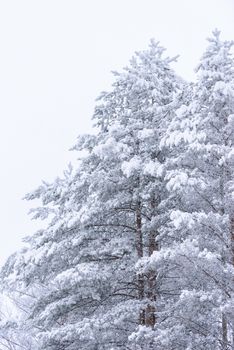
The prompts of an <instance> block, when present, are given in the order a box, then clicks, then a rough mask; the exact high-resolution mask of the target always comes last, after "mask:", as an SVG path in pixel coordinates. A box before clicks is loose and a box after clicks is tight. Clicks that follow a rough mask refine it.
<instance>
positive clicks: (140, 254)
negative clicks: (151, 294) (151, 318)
mask: <svg viewBox="0 0 234 350" xmlns="http://www.w3.org/2000/svg"><path fill="white" fill-rule="evenodd" d="M136 235H137V237H136V248H137V256H138V259H141V258H142V257H143V253H144V252H143V236H142V218H141V202H140V201H138V203H137V209H136ZM137 282H138V298H139V300H143V298H144V290H145V285H144V284H145V283H144V275H143V274H140V275H138V281H137ZM139 324H141V325H144V324H145V310H141V312H140V316H139Z"/></svg>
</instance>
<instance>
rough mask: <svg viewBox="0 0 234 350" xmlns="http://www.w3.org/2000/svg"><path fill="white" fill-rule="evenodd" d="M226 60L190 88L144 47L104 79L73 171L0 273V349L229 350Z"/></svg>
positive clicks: (225, 56) (232, 243)
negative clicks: (11, 310) (9, 307)
mask: <svg viewBox="0 0 234 350" xmlns="http://www.w3.org/2000/svg"><path fill="white" fill-rule="evenodd" d="M231 46H232V43H230V42H222V41H221V40H220V37H219V32H218V31H215V32H214V33H213V37H212V38H211V39H209V45H208V48H207V50H206V51H205V53H204V55H203V56H202V58H201V61H200V64H199V66H198V68H197V80H196V82H195V83H193V84H189V83H186V82H184V81H183V80H182V79H181V78H179V77H178V76H177V75H176V74H175V73H174V71H173V70H172V69H171V67H170V64H171V62H172V61H173V59H170V58H167V57H165V55H164V49H163V48H162V47H161V46H160V45H159V44H158V43H156V42H154V41H151V43H150V46H149V48H148V49H147V50H145V51H142V52H137V53H136V54H135V55H134V57H133V58H132V60H131V61H130V64H129V66H128V67H126V68H125V69H124V70H123V71H122V72H121V73H114V74H115V78H116V79H115V82H114V84H113V87H112V90H111V91H110V92H105V93H102V94H101V96H100V97H99V99H98V101H97V106H96V108H95V112H94V115H93V120H94V126H95V132H94V133H93V134H92V135H83V136H80V137H79V138H78V140H77V143H76V145H75V146H74V150H75V151H77V152H78V154H79V156H81V160H80V162H79V166H78V167H77V168H76V169H72V168H71V167H69V168H68V170H66V171H65V172H64V176H63V178H57V179H56V180H55V181H54V182H53V183H52V184H49V183H43V184H42V185H41V186H40V187H39V188H38V189H36V190H35V191H34V192H32V193H30V194H28V195H27V196H26V198H27V199H28V200H33V199H36V198H39V199H40V200H41V203H42V206H41V207H40V208H37V209H33V210H32V214H33V216H34V218H36V219H37V218H40V219H47V220H48V221H49V224H48V226H47V228H46V229H44V230H41V231H39V232H37V233H35V234H34V235H32V236H29V237H27V238H26V239H25V248H24V249H23V250H22V251H21V252H18V253H16V254H14V255H13V256H11V257H10V258H9V259H8V261H7V262H6V264H5V266H4V267H3V269H2V272H1V281H2V283H1V286H2V291H3V293H4V295H8V298H10V300H11V303H14V307H15V310H16V311H15V315H14V317H12V316H9V315H4V314H3V315H4V316H3V317H2V319H1V333H0V342H1V344H3V345H1V346H3V348H4V349H5V348H6V349H14V350H19V349H28V350H29V349H34V350H36V349H38V350H39V349H43V350H77V349H83V350H117V349H129V350H150V349H156V350H164V349H167V350H174V349H177V350H183V349H184V350H192V349H195V350H204V349H206V350H219V349H220V350H229V349H234V305H233V292H234V291H233V288H234V280H233V278H234V276H233V273H234V270H233V268H234V266H233V264H234V211H233V207H234V206H233V201H234V195H233V193H234V182H233V165H234V164H233V163H234V151H233V138H234V136H233V135H234V133H233V131H234V130H233V129H234V61H233V58H232V56H231V51H230V50H231ZM15 339H17V341H15Z"/></svg>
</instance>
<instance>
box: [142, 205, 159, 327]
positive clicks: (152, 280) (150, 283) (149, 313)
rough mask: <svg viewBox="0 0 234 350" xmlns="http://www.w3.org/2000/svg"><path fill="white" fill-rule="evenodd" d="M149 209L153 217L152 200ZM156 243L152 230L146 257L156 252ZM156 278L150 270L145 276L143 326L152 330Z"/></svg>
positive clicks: (154, 311) (154, 317)
mask: <svg viewBox="0 0 234 350" xmlns="http://www.w3.org/2000/svg"><path fill="white" fill-rule="evenodd" d="M151 209H152V216H153V215H154V211H155V200H154V199H153V200H152V201H151ZM158 248H159V247H158V243H157V242H156V231H155V230H152V231H151V232H150V233H149V238H148V256H151V255H152V254H153V252H154V251H158ZM156 277H157V273H156V271H155V270H152V271H150V272H149V273H148V275H147V298H148V299H149V301H150V302H149V304H148V305H147V308H146V316H145V324H146V326H148V327H151V328H154V326H155V323H156V315H155V313H156V308H155V302H156V297H157V295H156Z"/></svg>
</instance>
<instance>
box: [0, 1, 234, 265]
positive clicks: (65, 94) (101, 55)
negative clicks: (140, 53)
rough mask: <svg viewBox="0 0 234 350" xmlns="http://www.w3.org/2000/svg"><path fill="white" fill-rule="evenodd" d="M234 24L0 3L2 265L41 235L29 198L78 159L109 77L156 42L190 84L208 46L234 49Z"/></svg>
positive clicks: (139, 8)
mask: <svg viewBox="0 0 234 350" xmlns="http://www.w3.org/2000/svg"><path fill="white" fill-rule="evenodd" d="M233 20H234V0H144V1H143V0H97V1H95V0H85V1H81V0H63V1H61V0H40V1H39V0H37V1H36V0H27V1H26V0H20V1H19V0H2V1H0V48H1V54H0V118H1V119H0V121H1V127H0V157H1V172H0V194H1V196H0V213H1V231H0V234H1V237H0V238H1V240H0V242H1V243H0V264H1V263H3V261H4V260H5V259H6V257H7V256H8V255H9V254H10V253H12V252H14V251H15V250H16V249H17V248H18V247H19V246H20V240H21V238H22V237H23V236H25V235H27V234H29V233H30V232H34V231H35V229H36V228H38V225H36V224H35V223H34V222H31V221H30V219H29V217H28V216H27V211H28V209H29V208H30V207H31V206H33V203H30V204H28V203H25V202H24V201H22V200H21V198H22V197H23V195H24V194H25V193H26V192H29V191H31V190H32V189H34V188H36V187H37V186H38V185H39V184H40V182H41V180H42V179H44V180H52V179H53V178H54V177H56V176H57V175H60V174H61V172H62V170H63V169H64V168H65V166H66V164H67V163H68V161H69V160H72V159H75V154H72V153H71V152H68V149H69V148H70V147H71V146H72V145H73V144H74V143H75V139H76V136H77V135H78V134H79V133H83V132H88V131H89V130H90V125H91V121H90V118H91V115H92V111H93V108H94V100H95V98H96V97H97V96H98V94H99V93H100V92H101V91H102V90H105V89H108V88H109V87H110V83H111V81H112V76H111V73H110V71H111V70H119V69H121V68H122V66H125V65H126V64H127V63H128V60H129V59H130V58H131V56H132V54H133V52H134V51H135V50H141V49H144V48H146V47H147V45H148V42H149V39H150V38H152V37H154V38H155V39H156V40H160V42H161V43H162V45H163V46H165V47H166V48H167V49H168V54H169V55H171V56H175V55H177V54H180V56H181V57H180V59H179V62H178V64H177V65H176V67H175V68H176V70H177V72H178V73H179V74H181V75H182V76H183V77H185V78H187V79H192V78H193V69H194V67H195V66H196V64H197V63H198V59H199V57H200V56H201V54H202V51H203V50H204V48H205V46H206V40H205V39H206V37H207V36H209V35H210V33H211V31H212V30H213V29H214V28H215V27H217V28H218V29H220V30H221V31H222V37H223V38H224V39H234V21H233Z"/></svg>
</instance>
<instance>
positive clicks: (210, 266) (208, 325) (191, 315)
mask: <svg viewBox="0 0 234 350" xmlns="http://www.w3.org/2000/svg"><path fill="white" fill-rule="evenodd" d="M231 45H232V43H230V42H222V41H221V40H220V38H219V32H218V31H215V32H214V36H213V37H212V38H211V39H209V46H208V48H207V50H206V52H205V53H204V55H203V57H202V59H201V62H200V65H199V66H198V68H197V74H198V80H197V82H196V83H195V85H194V87H193V96H192V102H190V103H188V104H187V105H186V104H185V105H184V106H181V107H180V108H179V109H178V110H177V113H176V117H175V118H174V119H173V121H172V123H171V125H170V126H169V127H168V131H167V133H166V135H165V137H164V138H163V140H162V141H161V147H162V148H167V147H170V148H172V149H174V157H173V158H171V160H168V162H167V172H166V179H167V181H168V182H167V188H168V190H169V191H170V192H171V201H174V203H175V208H174V210H172V211H171V213H170V217H171V223H169V224H168V225H167V230H168V235H170V236H171V237H172V242H171V245H170V246H168V247H167V248H165V249H164V251H161V252H160V254H154V256H152V258H151V259H150V261H148V262H147V263H146V265H147V264H148V265H149V266H152V265H153V266H155V267H157V266H161V265H162V264H166V263H167V264H169V265H170V266H171V268H172V269H174V271H175V272H176V274H175V275H176V276H175V277H176V278H175V281H176V279H177V282H176V284H177V285H178V296H177V298H173V299H172V303H168V305H167V310H168V312H167V313H166V315H167V317H168V319H167V320H166V322H165V323H166V324H165V326H164V328H165V329H166V327H168V333H167V334H168V338H167V339H168V341H167V342H166V343H164V346H166V348H167V349H174V348H180V349H207V350H208V349H225V350H226V349H231V348H232V347H233V346H234V344H233V340H232V339H231V338H232V337H233V326H232V322H233V308H232V306H231V305H232V303H233V286H234V284H233V248H232V247H233V243H232V242H233V236H232V232H231V222H232V217H233V212H232V210H233V199H231V192H232V191H233V179H232V178H233V135H234V133H233V111H234V109H233V108H234V103H233V101H234V100H233V96H234V95H233V93H234V79H233V77H234V76H233V73H234V62H233V58H232V57H231V53H230V48H231ZM146 270H147V269H146ZM160 336H161V335H160V334H159V335H158V339H159V341H160V339H161V338H160ZM159 348H160V347H159ZM161 348H162V345H161Z"/></svg>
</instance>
